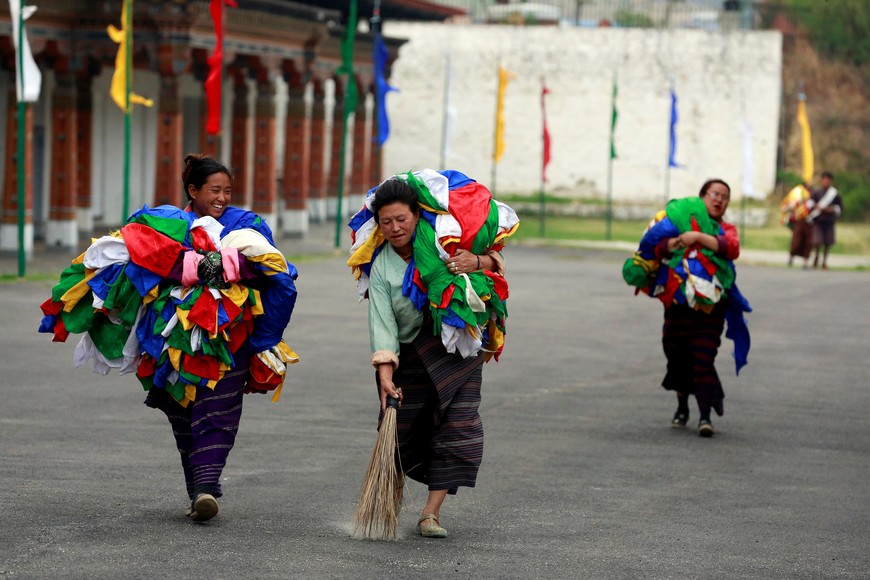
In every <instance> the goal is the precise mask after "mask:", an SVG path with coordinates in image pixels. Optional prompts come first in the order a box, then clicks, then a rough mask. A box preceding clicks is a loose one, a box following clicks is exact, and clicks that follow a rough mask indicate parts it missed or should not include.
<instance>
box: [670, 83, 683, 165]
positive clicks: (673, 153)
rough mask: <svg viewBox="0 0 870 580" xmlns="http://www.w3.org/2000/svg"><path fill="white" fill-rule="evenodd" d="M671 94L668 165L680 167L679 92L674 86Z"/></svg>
mask: <svg viewBox="0 0 870 580" xmlns="http://www.w3.org/2000/svg"><path fill="white" fill-rule="evenodd" d="M670 94H671V139H670V147H669V149H668V167H680V164H679V163H677V121H679V115H678V114H677V93H676V91H674V89H673V87H671V90H670Z"/></svg>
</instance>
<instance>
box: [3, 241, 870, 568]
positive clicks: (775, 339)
mask: <svg viewBox="0 0 870 580" xmlns="http://www.w3.org/2000/svg"><path fill="white" fill-rule="evenodd" d="M325 237H326V236H324V238H325ZM284 249H285V250H286V251H287V252H288V253H290V254H293V253H298V252H300V251H305V252H308V251H312V249H313V246H310V247H309V246H306V247H303V246H302V245H300V244H298V243H289V242H288V243H286V244H284ZM314 249H316V248H314ZM322 249H323V248H321V250H322ZM624 257H625V256H624V255H623V254H619V253H614V252H606V251H596V250H589V249H576V248H575V249H567V248H563V249H546V248H529V247H513V248H509V249H508V251H507V259H508V267H509V274H510V281H511V284H512V286H511V299H510V302H509V308H510V314H511V318H510V321H509V335H508V343H507V348H506V350H505V353H504V356H503V358H502V361H501V362H500V363H498V364H497V365H496V364H490V365H488V366H487V368H486V369H485V372H484V402H483V407H482V414H483V419H484V425H485V428H486V437H487V439H486V451H485V455H484V465H483V467H482V469H481V472H480V477H479V481H478V487H477V488H476V489H473V490H466V489H463V490H461V491H460V493H459V495H458V496H456V497H451V498H448V500H447V503H446V504H445V508H444V511H443V523H444V525H445V526H446V527H447V528H448V529H449V530H450V534H451V536H450V538H448V539H446V540H441V541H437V540H424V539H422V538H420V537H418V536H416V535H415V534H414V533H413V526H414V524H415V523H416V518H415V516H416V514H417V513H418V511H419V509H420V507H421V506H422V502H423V500H424V498H425V490H424V488H423V487H422V486H420V485H419V484H416V483H413V482H411V483H410V484H409V488H408V490H407V494H406V498H407V499H406V503H405V512H404V513H403V516H402V521H401V538H400V540H399V541H398V542H389V543H387V542H384V543H374V542H363V541H357V540H353V539H351V538H350V534H349V524H348V522H349V520H350V517H351V514H352V512H353V508H354V505H355V502H356V497H357V493H358V488H359V484H360V482H361V478H362V476H363V472H364V469H365V466H366V463H367V460H368V456H369V454H370V452H371V448H372V444H373V442H374V437H375V431H374V427H375V420H376V412H377V409H376V406H377V401H376V398H375V391H374V381H373V373H372V371H371V370H370V367H369V366H368V358H369V354H368V344H367V343H368V336H367V330H366V328H367V326H366V324H367V322H366V308H365V306H364V305H361V304H357V301H356V297H355V289H354V287H353V283H352V281H351V279H350V276H349V273H348V271H347V269H346V268H345V267H344V266H343V259H342V258H341V257H336V256H332V255H330V254H329V253H326V254H325V255H323V254H321V256H320V257H319V258H318V259H314V260H310V261H302V262H301V263H299V269H300V272H301V276H300V279H299V281H298V286H299V291H300V299H299V303H298V306H297V309H296V313H295V315H294V319H293V321H292V323H291V327H290V328H289V329H288V331H287V333H286V335H285V337H286V338H287V340H288V342H289V343H290V344H291V345H293V346H294V347H295V348H296V349H297V351H298V352H299V353H300V355H301V356H302V362H301V363H300V364H298V365H296V367H294V368H293V369H292V370H291V373H290V380H289V383H288V385H287V386H286V387H285V390H284V395H283V397H282V400H281V402H280V403H278V404H272V403H270V402H269V401H268V399H267V398H265V397H253V396H252V397H249V398H248V399H247V400H246V407H245V416H244V418H243V420H242V429H241V432H240V435H239V438H238V442H237V446H236V448H235V450H234V451H233V453H232V454H231V456H230V461H229V465H228V467H227V469H226V470H225V472H224V476H225V480H224V487H225V490H226V496H225V498H224V499H223V500H222V501H221V510H222V511H221V514H220V516H219V517H218V518H217V519H216V520H214V521H213V522H211V523H209V524H207V525H197V524H192V523H191V522H189V521H188V520H187V519H186V518H185V517H184V516H183V515H182V511H183V508H184V504H185V501H184V499H185V498H184V493H183V482H182V477H181V471H180V467H179V465H178V459H177V454H176V452H175V450H174V447H173V441H172V437H171V434H170V430H169V427H168V425H167V424H166V421H165V419H164V418H163V416H162V414H160V413H159V412H157V411H154V410H151V409H148V408H146V407H145V406H144V405H142V400H143V398H144V397H143V393H142V391H141V388H140V387H139V385H138V382H137V381H136V380H135V378H133V377H130V376H125V377H118V376H117V375H111V376H108V377H100V376H97V375H93V374H92V373H90V371H89V370H86V369H74V368H72V365H71V362H70V360H71V356H72V352H73V349H74V347H75V343H76V341H77V339H76V338H75V337H71V338H70V340H69V342H68V343H65V344H52V343H51V342H50V340H49V337H48V336H47V335H38V334H36V332H35V329H36V326H37V324H38V320H39V312H38V309H37V306H38V304H39V303H40V302H41V301H42V300H43V299H44V298H45V297H46V296H47V295H48V291H49V288H50V286H51V282H49V281H45V282H39V281H32V282H27V283H15V282H13V283H3V284H0V311H2V312H3V332H2V333H0V352H2V360H3V363H2V365H3V367H2V368H3V372H2V378H0V384H2V394H3V398H2V404H0V576H10V577H75V578H109V577H135V578H156V577H183V578H237V577H245V578H289V577H299V578H382V577H387V576H390V577H401V578H410V577H419V576H421V575H426V576H428V577H431V578H442V577H469V576H472V575H473V576H476V577H485V578H700V577H713V578H746V577H756V578H777V577H779V578H795V577H802V578H808V577H843V578H866V577H867V576H868V574H870V555H868V538H870V487H868V485H867V481H868V479H870V454H868V442H870V422H868V420H867V417H868V411H870V390H868V384H867V383H868V379H867V377H868V376H870V356H868V355H870V348H868V347H870V338H868V337H870V316H868V314H867V312H868V310H867V304H866V298H867V287H868V283H870V274H868V273H866V272H839V271H831V272H826V273H822V272H804V271H801V270H787V269H784V268H768V267H761V266H746V267H742V268H740V271H739V276H738V279H739V281H740V284H741V288H742V289H743V291H744V293H745V294H746V295H747V296H748V297H749V299H750V301H751V302H752V305H753V306H754V307H755V310H756V311H755V312H754V313H753V314H751V315H750V319H749V320H750V327H751V330H752V338H753V348H752V352H751V353H750V364H749V366H748V367H746V368H745V369H744V371H743V373H742V374H741V376H740V377H735V375H734V372H733V364H732V361H731V359H730V357H729V354H730V342H726V343H725V345H723V349H722V351H721V353H720V362H719V369H720V373H721V374H722V376H723V381H724V384H725V391H726V393H727V399H726V415H725V417H723V418H720V419H716V420H714V422H715V425H716V428H717V434H716V436H715V437H714V438H713V439H712V440H705V439H701V438H699V437H698V436H697V435H696V434H695V433H694V431H693V430H689V431H685V432H677V431H674V430H672V429H670V428H669V427H668V421H669V419H670V417H671V415H672V413H673V410H674V401H673V400H672V397H671V396H669V395H668V394H666V393H665V392H664V391H663V390H662V389H661V388H660V387H659V382H660V379H661V375H662V373H663V369H664V358H663V355H662V353H661V346H660V344H659V341H658V337H659V334H660V331H661V306H660V305H658V304H657V303H655V302H653V301H652V300H650V299H647V298H644V297H633V296H632V293H631V291H630V290H629V288H628V287H627V286H625V285H624V284H623V283H622V281H621V279H620V276H619V271H620V266H621V261H622V259H623V258H624ZM62 258H63V259H61V260H60V262H59V263H62V262H63V261H65V260H66V258H65V257H62ZM57 259H58V258H57V257H56V256H55V257H51V256H48V257H44V258H43V259H41V260H40V261H39V264H47V265H48V267H51V268H53V267H54V263H53V262H52V260H57ZM39 264H34V266H33V267H32V268H31V271H33V270H34V269H36V270H38V268H39ZM57 271H59V270H57ZM693 412H694V410H693ZM696 418H697V414H696V412H695V414H694V416H693V419H696ZM714 419H715V418H714Z"/></svg>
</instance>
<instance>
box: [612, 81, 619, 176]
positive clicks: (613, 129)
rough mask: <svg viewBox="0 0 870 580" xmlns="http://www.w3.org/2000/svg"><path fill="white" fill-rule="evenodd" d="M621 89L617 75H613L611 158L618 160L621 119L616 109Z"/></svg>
mask: <svg viewBox="0 0 870 580" xmlns="http://www.w3.org/2000/svg"><path fill="white" fill-rule="evenodd" d="M618 92H619V89H618V88H617V86H616V74H615V73H614V75H613V95H612V96H611V99H610V158H611V159H616V138H615V137H616V120H617V119H618V118H619V111H618V110H617V109H616V96H617V94H618Z"/></svg>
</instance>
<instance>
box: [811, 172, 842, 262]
mask: <svg viewBox="0 0 870 580" xmlns="http://www.w3.org/2000/svg"><path fill="white" fill-rule="evenodd" d="M833 184H834V175H833V174H832V173H831V172H829V171H825V172H824V173H822V186H821V187H820V188H819V189H817V190H815V191H814V192H813V197H812V200H813V206H812V208H811V209H810V213H809V215H808V216H807V221H808V222H810V223H811V224H813V247H814V248H815V250H816V257H815V259H814V260H813V268H818V267H819V251H820V250H821V249H822V248H823V247H824V254H823V257H822V270H827V269H828V250H830V248H831V246H833V245H834V243H835V242H836V236H835V235H834V224H835V223H836V221H837V218H838V217H840V214H841V213H842V211H843V200H842V198H841V197H840V192H839V191H837V188H836V187H834V185H833Z"/></svg>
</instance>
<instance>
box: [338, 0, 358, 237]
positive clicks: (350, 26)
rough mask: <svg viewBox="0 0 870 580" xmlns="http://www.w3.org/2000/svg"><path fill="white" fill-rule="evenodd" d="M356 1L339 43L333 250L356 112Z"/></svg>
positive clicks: (351, 8)
mask: <svg viewBox="0 0 870 580" xmlns="http://www.w3.org/2000/svg"><path fill="white" fill-rule="evenodd" d="M356 7H357V0H350V6H349V8H348V13H347V34H346V36H345V37H344V40H342V42H341V57H342V66H341V68H340V69H339V72H343V73H345V74H347V87H346V89H345V94H344V116H343V118H342V121H341V153H340V155H339V168H338V192H337V194H338V203H337V204H336V208H335V249H336V250H337V249H338V248H339V247H340V246H341V225H342V224H341V222H342V210H341V198H342V194H343V193H344V177H345V176H344V163H345V156H346V155H347V119H348V117H350V113H351V111H356V105H357V101H358V95H357V90H356V81H355V80H354V78H353V40H354V36H355V33H356V26H357V18H356V15H357V10H356Z"/></svg>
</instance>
